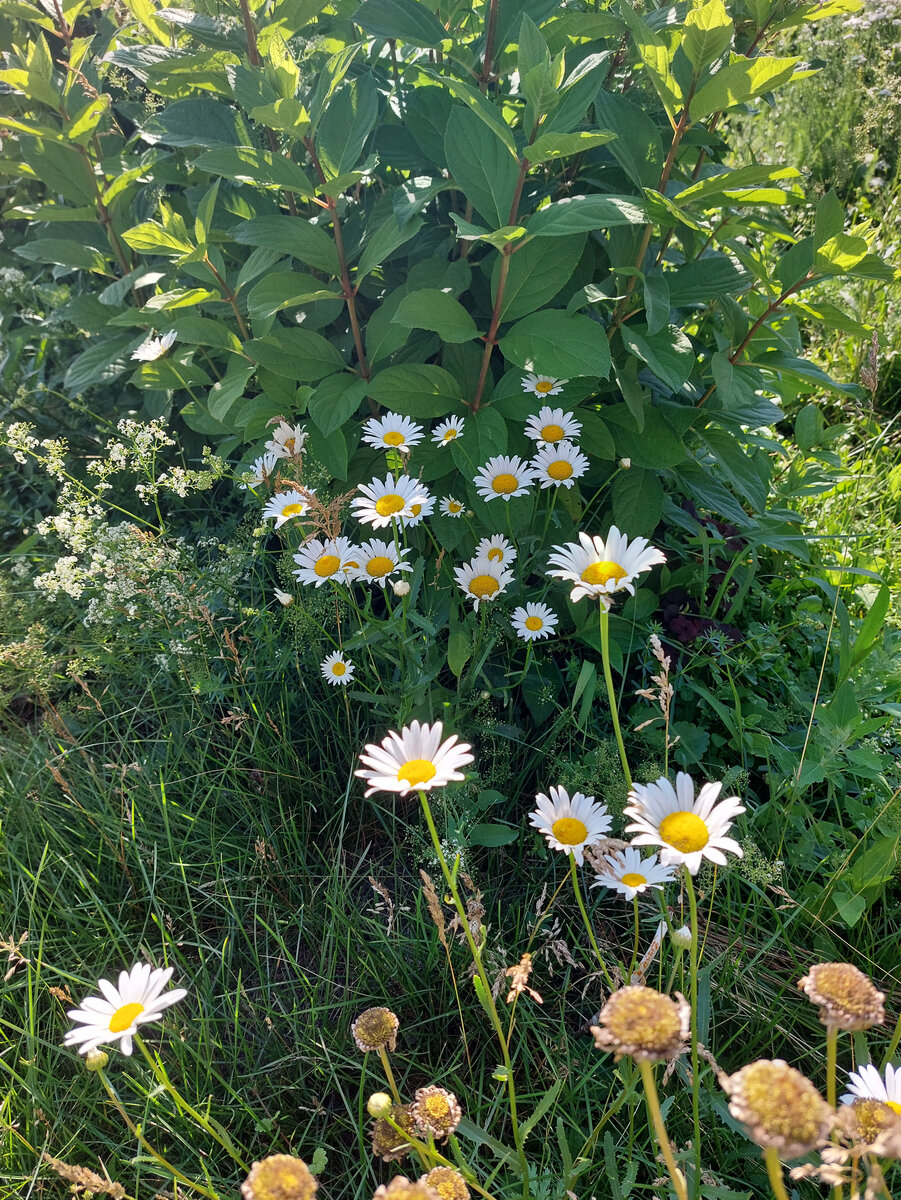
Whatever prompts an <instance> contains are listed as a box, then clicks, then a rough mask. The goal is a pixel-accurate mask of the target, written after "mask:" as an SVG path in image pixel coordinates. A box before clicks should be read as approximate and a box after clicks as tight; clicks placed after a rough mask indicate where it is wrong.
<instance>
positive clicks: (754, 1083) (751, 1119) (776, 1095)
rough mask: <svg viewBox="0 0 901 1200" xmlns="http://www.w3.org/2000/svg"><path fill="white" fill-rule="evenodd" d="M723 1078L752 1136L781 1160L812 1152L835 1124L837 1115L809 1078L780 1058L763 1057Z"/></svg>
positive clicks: (733, 1109) (731, 1108)
mask: <svg viewBox="0 0 901 1200" xmlns="http://www.w3.org/2000/svg"><path fill="white" fill-rule="evenodd" d="M720 1082H721V1084H722V1086H723V1089H724V1091H725V1092H726V1093H727V1094H728V1096H729V1111H730V1112H731V1113H732V1116H733V1117H735V1119H736V1121H740V1122H741V1124H742V1125H743V1126H744V1127H745V1132H746V1133H747V1135H748V1137H749V1138H750V1139H751V1140H752V1141H753V1142H756V1143H757V1145H758V1146H761V1147H762V1148H763V1149H764V1150H766V1149H769V1148H770V1147H772V1148H773V1149H774V1150H776V1151H778V1153H779V1155H780V1157H782V1158H802V1157H803V1156H804V1155H805V1154H809V1153H810V1151H811V1150H813V1149H814V1147H815V1146H817V1145H818V1144H819V1143H820V1142H821V1141H822V1140H823V1139H824V1138H825V1137H826V1136H827V1134H828V1132H829V1129H830V1126H831V1125H832V1123H833V1120H834V1116H835V1114H834V1113H833V1112H832V1109H831V1108H830V1107H829V1105H828V1104H827V1103H826V1101H825V1100H824V1099H823V1097H822V1096H821V1095H820V1093H819V1092H818V1091H817V1089H816V1088H815V1087H814V1086H813V1084H812V1083H811V1082H810V1080H809V1079H807V1078H806V1077H805V1076H804V1075H802V1074H801V1072H800V1071H796V1070H795V1068H794V1067H790V1066H789V1065H788V1063H786V1062H783V1061H782V1060H781V1059H778V1058H777V1059H773V1060H770V1059H759V1060H758V1061H757V1062H753V1063H750V1064H749V1065H748V1066H747V1067H742V1069H741V1070H740V1071H737V1072H736V1073H735V1074H734V1075H732V1076H728V1075H726V1076H723V1077H722V1078H721V1080H720Z"/></svg>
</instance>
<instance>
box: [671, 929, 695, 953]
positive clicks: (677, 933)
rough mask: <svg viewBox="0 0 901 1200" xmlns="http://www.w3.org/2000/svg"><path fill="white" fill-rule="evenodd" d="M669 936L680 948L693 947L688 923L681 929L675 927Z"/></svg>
mask: <svg viewBox="0 0 901 1200" xmlns="http://www.w3.org/2000/svg"><path fill="white" fill-rule="evenodd" d="M669 937H670V941H671V942H672V943H673V945H674V946H678V947H679V949H680V950H689V949H691V930H690V929H689V927H688V926H687V925H683V926H682V928H681V929H674V930H673V932H672V933H671V934H670V935H669Z"/></svg>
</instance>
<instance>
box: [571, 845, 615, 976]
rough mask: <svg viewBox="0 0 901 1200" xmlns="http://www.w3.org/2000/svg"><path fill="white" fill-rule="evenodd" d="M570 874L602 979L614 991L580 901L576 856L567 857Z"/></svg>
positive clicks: (582, 901)
mask: <svg viewBox="0 0 901 1200" xmlns="http://www.w3.org/2000/svg"><path fill="white" fill-rule="evenodd" d="M569 865H570V873H571V875H572V881H573V891H574V892H575V893H576V899H577V900H578V902H579V911H580V912H581V914H582V920H583V921H584V922H585V928H586V929H587V930H588V938H589V940H590V942H591V946H592V949H593V950H594V952H595V955H596V957H597V960H598V962H599V963H600V965H601V970H602V971H603V972H604V978H605V979H606V980H607V986H608V987H609V988H610V990H611V992H615V991H616V984H615V983H614V982H613V980H612V978H611V977H610V972H609V971H608V970H607V964H606V963H605V962H604V956H603V954H601V950H600V947H599V946H598V943H597V938H596V937H595V936H594V930H593V929H592V927H591V921H589V919H588V910H587V909H586V908H585V901H584V900H583V899H582V889H581V888H580V887H579V876H578V875H577V873H576V856H575V855H574V854H571V855H570V856H569Z"/></svg>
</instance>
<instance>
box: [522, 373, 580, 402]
mask: <svg viewBox="0 0 901 1200" xmlns="http://www.w3.org/2000/svg"><path fill="white" fill-rule="evenodd" d="M565 383H569V380H568V379H555V378H554V376H553V375H536V374H535V372H534V371H530V372H529V373H528V375H523V377H522V390H523V391H524V392H531V393H532V395H533V396H541V397H544V396H559V395H560V393H561V392H562V391H563V385H564V384H565Z"/></svg>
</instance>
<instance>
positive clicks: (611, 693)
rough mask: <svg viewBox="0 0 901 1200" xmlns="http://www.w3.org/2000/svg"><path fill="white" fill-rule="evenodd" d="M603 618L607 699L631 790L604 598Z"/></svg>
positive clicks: (602, 601)
mask: <svg viewBox="0 0 901 1200" xmlns="http://www.w3.org/2000/svg"><path fill="white" fill-rule="evenodd" d="M600 616H601V661H602V662H603V664H604V680H605V682H606V684H607V699H608V700H609V701H610V716H611V717H612V718H613V732H614V733H615V734H616V744H617V746H618V747H619V760H620V762H621V763H622V764H623V774H624V775H625V777H626V786H627V787H628V788H629V789H630V790H631V787H632V774H631V772H630V771H629V760H628V758H626V747H625V745H624V744H623V732H622V730H621V729H620V727H619V713H618V712H617V707H616V691H615V689H614V687H613V674H612V672H611V670H610V611H609V609H608V608H607V607H606V604H605V601H604V598H603V596H602V597H601V598H600Z"/></svg>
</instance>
